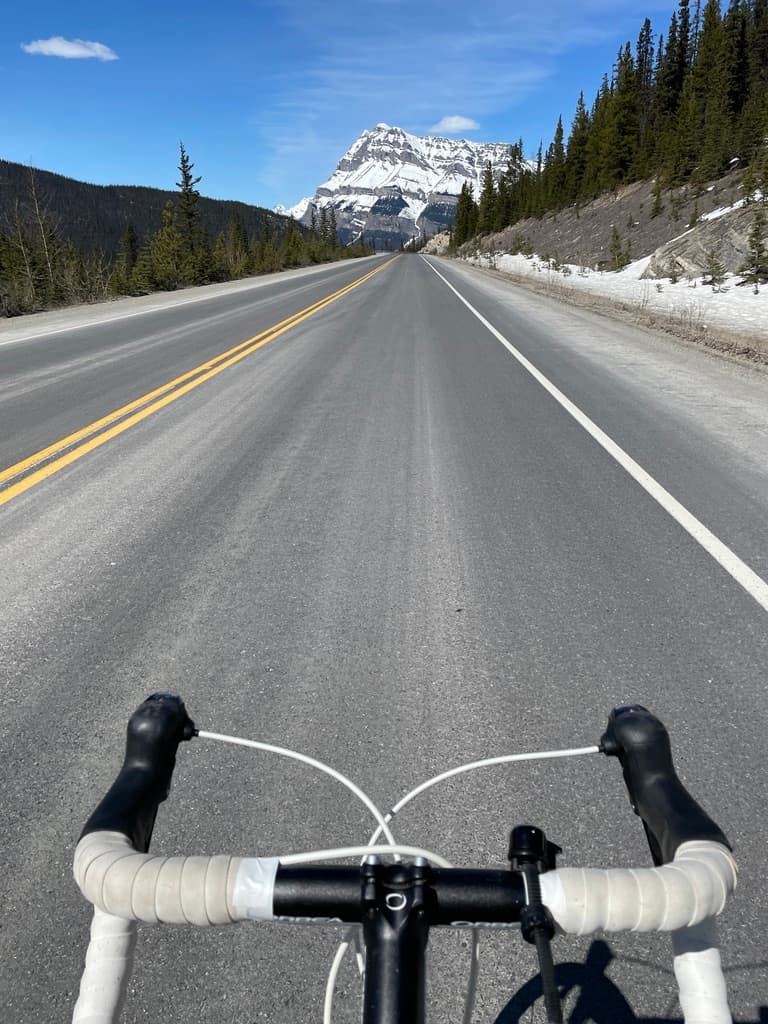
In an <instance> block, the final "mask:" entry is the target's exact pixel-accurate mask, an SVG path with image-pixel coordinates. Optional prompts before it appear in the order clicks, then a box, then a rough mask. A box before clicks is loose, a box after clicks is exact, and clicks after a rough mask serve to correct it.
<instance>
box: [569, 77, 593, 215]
mask: <svg viewBox="0 0 768 1024" xmlns="http://www.w3.org/2000/svg"><path fill="white" fill-rule="evenodd" d="M590 131H591V123H590V119H589V113H588V112H587V108H586V106H585V104H584V93H583V92H582V93H579V99H578V102H577V103H576V112H575V114H574V115H573V121H572V122H571V134H570V136H569V137H568V145H567V148H566V153H565V197H566V202H568V203H575V202H576V201H577V200H578V199H581V198H583V196H584V192H583V185H584V178H585V175H586V170H587V158H588V144H589V134H590Z"/></svg>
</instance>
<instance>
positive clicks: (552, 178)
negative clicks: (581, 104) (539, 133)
mask: <svg viewBox="0 0 768 1024" xmlns="http://www.w3.org/2000/svg"><path fill="white" fill-rule="evenodd" d="M565 180H566V175H565V146H564V144H563V119H562V117H558V119H557V126H556V127H555V136H554V138H553V139H552V143H551V145H550V147H549V149H548V150H547V161H546V163H545V165H544V171H543V174H542V192H543V197H544V202H545V203H546V206H547V207H548V208H549V209H555V210H556V209H558V208H559V207H561V206H564V205H565V204H566V202H567V196H566V188H565Z"/></svg>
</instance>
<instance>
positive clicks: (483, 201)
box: [477, 160, 496, 235]
mask: <svg viewBox="0 0 768 1024" xmlns="http://www.w3.org/2000/svg"><path fill="white" fill-rule="evenodd" d="M495 216H496V184H495V182H494V180H493V168H492V167H491V162H490V160H489V161H488V163H487V164H486V165H485V170H484V171H483V181H482V187H481V190H480V202H479V205H478V210H477V233H478V234H479V235H485V234H488V232H490V231H492V230H493V223H494V219H495Z"/></svg>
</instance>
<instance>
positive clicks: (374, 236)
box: [276, 124, 510, 249]
mask: <svg viewBox="0 0 768 1024" xmlns="http://www.w3.org/2000/svg"><path fill="white" fill-rule="evenodd" d="M509 150H510V147H509V145H507V144H506V143H500V142H468V141H467V140H466V139H442V138H433V137H432V136H424V137H420V136H417V135H409V134H408V132H404V131H403V130H402V128H392V127H390V126H389V125H386V124H377V125H376V127H375V128H372V129H371V130H370V131H364V132H363V134H362V135H361V136H360V138H359V139H357V140H356V141H355V142H354V143H353V144H352V145H351V146H350V148H349V149H348V150H347V152H346V153H345V154H344V156H343V157H342V158H341V160H340V161H339V164H338V166H337V168H336V170H335V171H334V172H333V174H332V175H331V177H330V178H329V179H328V181H326V182H325V183H324V184H323V185H321V186H320V187H319V188H318V190H317V192H316V193H315V195H314V197H313V198H311V199H310V198H308V199H302V200H301V201H300V202H299V203H297V204H296V205H295V206H293V207H291V208H290V209H287V210H286V209H285V208H284V207H280V208H277V209H276V212H278V213H285V214H288V215H291V216H293V217H295V218H296V219H297V220H299V221H301V222H302V223H303V224H310V223H311V220H312V213H313V212H314V213H315V216H318V214H319V211H320V210H321V209H323V208H326V209H327V208H329V207H331V206H332V207H333V208H334V210H335V213H336V226H337V229H338V235H339V239H340V241H342V242H353V241H356V240H357V239H359V238H360V236H361V234H364V235H365V238H366V240H367V241H368V242H375V244H376V245H377V247H378V248H380V249H381V248H385V247H391V248H397V246H398V245H399V244H400V242H401V241H403V242H407V241H409V240H410V239H411V238H414V237H417V236H421V235H424V234H428V235H433V234H435V233H436V232H437V231H440V230H442V229H443V228H445V227H446V226H447V225H448V224H452V223H453V221H454V214H455V207H456V200H457V197H458V195H459V193H460V192H461V187H462V185H463V184H464V182H469V183H470V184H471V185H472V186H473V187H474V190H475V196H478V195H479V194H480V185H481V179H482V176H483V172H484V170H485V167H486V164H487V163H488V161H490V163H491V167H492V168H493V171H494V175H495V176H496V177H497V178H498V177H499V175H500V174H501V173H502V172H503V171H505V170H506V169H507V164H508V162H509Z"/></svg>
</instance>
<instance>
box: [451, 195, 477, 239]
mask: <svg viewBox="0 0 768 1024" xmlns="http://www.w3.org/2000/svg"><path fill="white" fill-rule="evenodd" d="M476 227H477V204H476V203H475V200H474V197H473V195H472V186H471V184H469V183H468V182H466V181H465V182H464V183H463V184H462V186H461V192H460V193H459V198H458V201H457V203H456V225H455V227H454V232H453V240H454V244H455V245H456V247H457V248H458V247H459V246H461V245H463V244H464V243H465V242H467V241H469V239H470V238H473V237H474V234H475V229H476Z"/></svg>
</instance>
